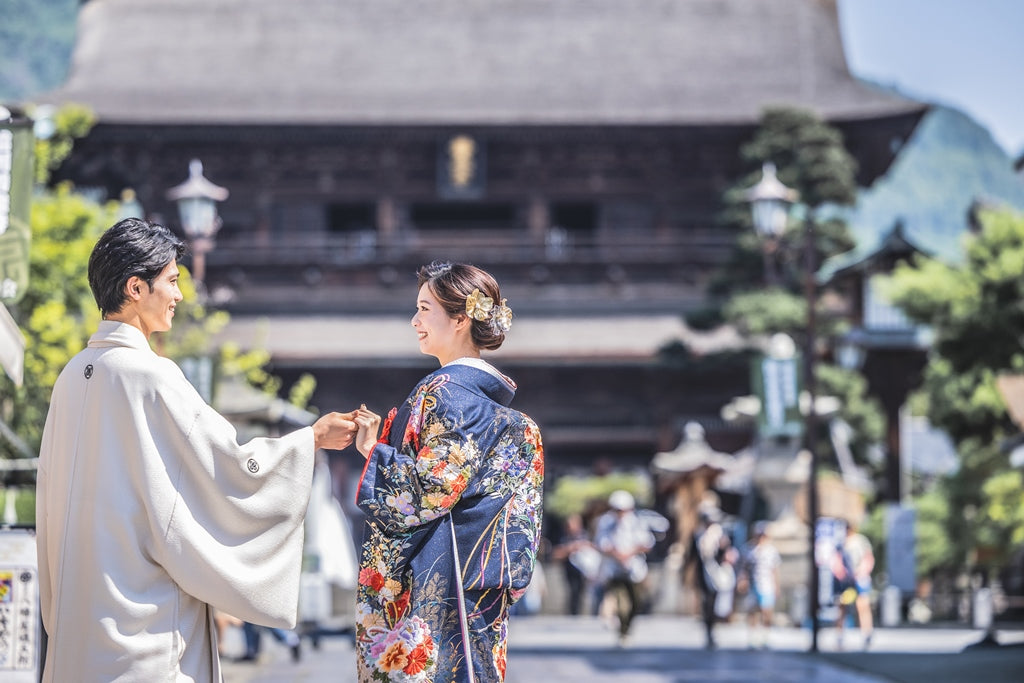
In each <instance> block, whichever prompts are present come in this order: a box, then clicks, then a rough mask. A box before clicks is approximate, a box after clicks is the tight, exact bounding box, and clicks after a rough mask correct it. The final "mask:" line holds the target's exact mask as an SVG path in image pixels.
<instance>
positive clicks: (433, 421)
mask: <svg viewBox="0 0 1024 683" xmlns="http://www.w3.org/2000/svg"><path fill="white" fill-rule="evenodd" d="M417 276H418V281H419V292H418V294H417V296H416V314H415V315H414V316H413V318H412V326H413V328H414V329H415V331H416V336H417V339H418V341H419V348H420V351H421V352H422V353H425V354H427V355H431V356H434V357H435V358H436V359H437V360H438V361H439V362H440V364H441V367H440V369H438V370H435V371H434V372H431V373H430V374H429V375H427V376H426V377H424V378H423V379H422V380H421V381H420V382H419V383H418V384H417V386H416V387H415V388H414V389H413V391H412V392H411V393H410V394H409V396H408V398H407V399H406V400H405V402H404V403H403V404H402V405H401V407H400V408H398V409H392V411H391V412H390V414H389V415H388V419H387V422H385V423H384V427H383V433H382V435H381V437H380V440H379V441H378V438H377V432H378V427H379V425H380V417H379V416H378V415H376V414H375V413H373V412H371V411H369V410H365V409H362V408H361V409H360V410H359V414H358V416H357V417H356V422H357V423H358V424H359V434H358V436H357V437H356V446H357V448H358V449H359V452H360V453H362V455H363V456H364V457H365V458H366V466H365V468H364V470H363V476H362V479H361V481H360V484H359V492H358V498H357V501H358V504H359V507H360V509H361V510H363V512H364V513H366V523H365V526H364V535H363V544H362V555H361V558H360V567H361V569H360V572H359V587H358V594H357V598H356V601H357V602H356V612H357V622H356V650H357V654H358V659H357V666H358V676H359V680H360V681H363V682H369V681H411V680H417V681H419V680H424V681H426V680H431V681H442V680H443V681H446V682H448V681H453V682H461V681H472V680H474V679H475V680H477V681H481V682H482V681H487V682H488V683H492V682H493V683H497V682H499V681H501V680H503V679H504V678H505V664H506V653H507V637H508V619H509V609H510V607H511V605H512V604H513V603H514V602H515V601H516V600H518V599H519V598H521V597H522V596H523V594H524V593H525V592H526V590H527V587H528V586H529V585H530V583H531V579H532V577H533V574H534V567H535V565H536V559H537V550H538V546H539V544H540V528H541V513H542V509H543V507H542V484H543V479H544V454H543V448H542V446H541V437H540V430H539V429H538V428H537V425H536V424H535V423H534V422H533V420H531V419H530V418H529V417H527V416H526V415H524V414H523V413H520V412H519V411H517V410H514V409H512V408H510V407H509V404H510V403H511V401H512V398H513V397H514V396H515V391H516V385H515V383H514V382H513V381H512V380H511V379H510V378H509V377H507V376H505V375H503V374H502V373H501V372H500V371H499V370H498V369H497V368H495V367H494V366H493V365H491V364H490V363H488V362H487V361H485V360H484V359H482V358H481V357H480V355H481V351H482V350H495V349H497V348H499V347H500V346H501V345H502V343H503V342H504V340H505V333H506V332H507V331H508V330H509V329H510V327H511V325H512V311H511V309H509V307H508V306H507V305H506V303H505V299H502V298H501V293H500V291H499V288H498V283H497V282H496V281H495V280H494V278H493V277H492V276H491V275H490V274H488V273H487V272H485V271H483V270H481V269H479V268H476V267H475V266H470V265H467V264H451V263H439V262H435V263H432V264H430V265H429V266H425V267H424V268H421V269H420V271H419V272H418V273H417Z"/></svg>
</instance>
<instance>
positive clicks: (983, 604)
mask: <svg viewBox="0 0 1024 683" xmlns="http://www.w3.org/2000/svg"><path fill="white" fill-rule="evenodd" d="M971 611H972V612H973V614H972V618H973V625H974V628H977V629H988V628H989V627H990V626H991V625H992V589H991V588H979V589H978V590H977V591H976V592H975V593H974V603H973V605H972V610H971Z"/></svg>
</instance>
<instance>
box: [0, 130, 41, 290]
mask: <svg viewBox="0 0 1024 683" xmlns="http://www.w3.org/2000/svg"><path fill="white" fill-rule="evenodd" d="M34 164H35V138H33V136H32V122H31V121H30V120H29V119H12V120H10V121H6V122H2V123H0V303H4V304H14V303H17V302H18V301H20V300H21V298H22V297H23V296H24V295H25V289H26V288H27V287H28V250H29V245H30V243H31V235H32V233H31V230H30V228H29V210H30V208H31V205H32V182H33V178H34V168H33V167H34Z"/></svg>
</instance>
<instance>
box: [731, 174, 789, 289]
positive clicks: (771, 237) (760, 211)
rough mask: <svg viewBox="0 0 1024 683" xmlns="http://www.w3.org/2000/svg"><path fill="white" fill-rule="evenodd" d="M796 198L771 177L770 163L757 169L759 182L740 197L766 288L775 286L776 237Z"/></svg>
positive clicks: (781, 230) (777, 245)
mask: <svg viewBox="0 0 1024 683" xmlns="http://www.w3.org/2000/svg"><path fill="white" fill-rule="evenodd" d="M797 197H798V194H797V191H796V190H793V189H790V188H788V187H786V186H785V185H783V184H782V182H781V181H780V180H779V179H778V178H777V177H775V164H773V163H772V162H770V161H766V162H765V163H764V164H763V165H762V166H761V180H759V181H758V182H757V184H756V185H754V186H753V187H751V188H750V189H748V190H747V191H746V192H745V193H744V198H745V199H746V200H747V201H748V202H750V206H751V210H752V213H753V218H754V229H755V230H756V231H757V234H758V235H760V236H761V253H762V255H763V256H764V274H765V279H766V280H767V284H768V286H769V287H772V286H775V285H777V284H778V283H779V275H778V272H777V270H776V267H775V252H776V251H777V250H778V247H779V237H781V236H782V233H783V231H785V229H786V223H787V221H788V219H789V208H790V206H791V205H792V204H793V203H794V202H795V201H796V200H797Z"/></svg>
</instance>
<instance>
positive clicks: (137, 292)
mask: <svg viewBox="0 0 1024 683" xmlns="http://www.w3.org/2000/svg"><path fill="white" fill-rule="evenodd" d="M147 286H148V285H146V283H145V281H143V279H142V278H140V277H139V276H138V275H132V276H131V277H130V278H128V282H126V283H124V293H125V296H127V297H128V299H129V300H130V301H138V300H139V299H141V298H142V288H143V287H147Z"/></svg>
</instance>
